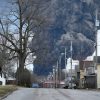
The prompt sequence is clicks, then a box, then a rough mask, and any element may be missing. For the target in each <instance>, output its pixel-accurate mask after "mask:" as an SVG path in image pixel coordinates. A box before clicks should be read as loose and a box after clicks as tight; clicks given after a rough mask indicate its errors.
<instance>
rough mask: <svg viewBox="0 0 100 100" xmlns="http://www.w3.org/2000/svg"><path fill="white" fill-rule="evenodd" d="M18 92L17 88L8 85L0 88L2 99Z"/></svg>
mask: <svg viewBox="0 0 100 100" xmlns="http://www.w3.org/2000/svg"><path fill="white" fill-rule="evenodd" d="M15 90H17V86H13V85H7V86H0V98H2V97H4V96H6V95H7V94H9V93H12V92H13V91H15Z"/></svg>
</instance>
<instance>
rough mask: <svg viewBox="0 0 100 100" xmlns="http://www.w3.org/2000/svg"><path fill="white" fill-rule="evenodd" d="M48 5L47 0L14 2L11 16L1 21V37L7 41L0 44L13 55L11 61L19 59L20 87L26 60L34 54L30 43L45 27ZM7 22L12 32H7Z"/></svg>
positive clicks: (17, 0)
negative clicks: (38, 31)
mask: <svg viewBox="0 0 100 100" xmlns="http://www.w3.org/2000/svg"><path fill="white" fill-rule="evenodd" d="M44 2H45V3H44ZM47 3H48V2H47V1H46V0H43V1H41V0H12V10H11V12H10V14H9V16H6V17H3V19H0V24H1V29H2V30H1V32H0V36H1V37H3V38H4V39H5V40H6V44H4V43H3V42H0V45H1V46H3V47H5V48H7V49H8V51H9V53H10V52H11V53H13V56H12V58H10V59H13V58H16V57H17V58H18V60H19V67H18V76H17V79H18V84H19V85H20V76H21V73H23V71H24V66H25V62H26V59H27V57H28V56H29V55H30V53H32V52H31V51H30V49H29V43H30V41H31V39H32V38H33V37H34V34H35V33H36V32H37V30H39V29H40V28H41V27H44V25H45V23H46V22H47V20H46V19H47V18H46V16H45V15H44V13H45V10H46V8H47V6H46V4H47ZM5 22H8V23H9V24H10V27H9V28H10V31H6V30H5Z"/></svg>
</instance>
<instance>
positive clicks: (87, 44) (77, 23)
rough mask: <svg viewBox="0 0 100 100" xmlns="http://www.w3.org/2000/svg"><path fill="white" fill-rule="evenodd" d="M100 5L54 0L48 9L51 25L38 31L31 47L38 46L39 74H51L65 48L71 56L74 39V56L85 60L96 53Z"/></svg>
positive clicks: (88, 1)
mask: <svg viewBox="0 0 100 100" xmlns="http://www.w3.org/2000/svg"><path fill="white" fill-rule="evenodd" d="M99 5H100V0H51V1H50V7H49V9H47V11H46V12H49V13H45V14H47V15H49V18H50V19H51V20H52V22H51V23H50V24H51V25H49V26H47V27H45V29H44V30H43V31H42V32H39V33H37V34H35V36H34V38H33V41H32V43H31V49H36V50H37V49H38V50H37V51H36V52H35V55H36V56H37V59H36V60H35V62H34V64H35V67H34V72H35V73H36V74H38V75H47V74H48V73H49V72H50V71H51V70H52V66H53V65H54V64H55V63H56V61H57V59H58V57H59V56H60V53H61V52H64V48H65V47H66V48H67V57H70V52H69V50H70V40H73V59H85V58H86V57H87V56H89V55H91V54H92V53H93V52H94V43H95V26H94V23H95V10H96V8H98V9H99ZM98 16H99V15H98ZM62 62H63V61H62ZM62 65H63V66H64V64H62ZM63 66H62V67H63Z"/></svg>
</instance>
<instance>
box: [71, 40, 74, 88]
mask: <svg viewBox="0 0 100 100" xmlns="http://www.w3.org/2000/svg"><path fill="white" fill-rule="evenodd" d="M72 52H73V48H72V40H71V46H70V53H71V88H72Z"/></svg>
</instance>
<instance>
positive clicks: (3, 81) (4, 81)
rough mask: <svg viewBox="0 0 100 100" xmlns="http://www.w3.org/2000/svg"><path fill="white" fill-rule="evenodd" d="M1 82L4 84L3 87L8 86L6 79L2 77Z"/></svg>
mask: <svg viewBox="0 0 100 100" xmlns="http://www.w3.org/2000/svg"><path fill="white" fill-rule="evenodd" d="M0 82H2V85H3V86H4V85H6V79H5V78H4V77H1V76H0Z"/></svg>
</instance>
